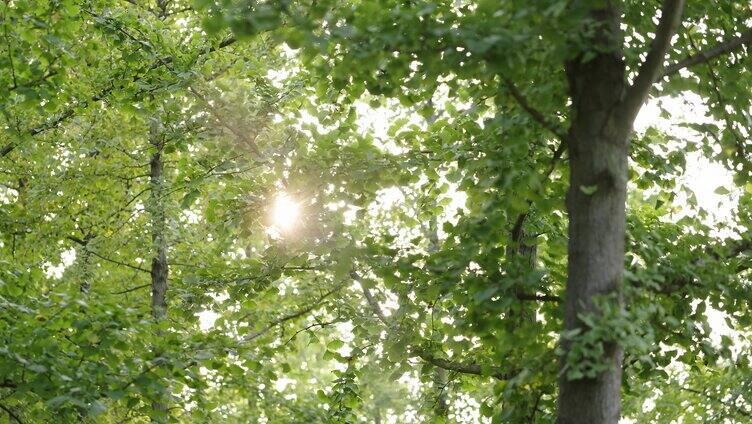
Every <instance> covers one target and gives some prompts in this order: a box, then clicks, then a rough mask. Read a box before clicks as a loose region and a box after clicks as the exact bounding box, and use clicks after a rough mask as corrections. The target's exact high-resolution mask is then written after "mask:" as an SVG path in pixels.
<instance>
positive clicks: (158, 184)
mask: <svg viewBox="0 0 752 424" xmlns="http://www.w3.org/2000/svg"><path fill="white" fill-rule="evenodd" d="M149 142H150V144H151V146H152V148H153V149H154V153H152V156H151V161H150V163H149V164H150V173H149V184H150V186H151V187H150V188H151V195H150V198H149V213H150V215H151V216H150V218H151V227H152V228H151V229H152V234H151V237H152V248H153V251H154V257H153V258H152V261H151V313H152V316H153V317H154V320H155V321H156V322H157V323H159V322H160V321H162V320H164V318H165V317H166V316H167V299H166V294H167V277H168V273H169V267H168V264H167V239H166V216H165V205H164V192H165V190H164V184H165V181H164V162H163V161H162V150H163V147H164V144H163V142H162V139H161V137H160V131H159V122H158V121H157V120H156V119H155V120H153V121H152V123H151V125H150V128H149ZM161 354H162V353H161V352H160V351H159V350H158V349H155V351H154V356H155V360H159V357H160V356H161ZM159 397H160V398H164V396H163V394H160V395H159ZM152 410H153V416H152V421H154V422H163V421H165V418H166V416H167V405H166V404H165V403H164V401H163V400H162V399H156V400H154V401H153V402H152Z"/></svg>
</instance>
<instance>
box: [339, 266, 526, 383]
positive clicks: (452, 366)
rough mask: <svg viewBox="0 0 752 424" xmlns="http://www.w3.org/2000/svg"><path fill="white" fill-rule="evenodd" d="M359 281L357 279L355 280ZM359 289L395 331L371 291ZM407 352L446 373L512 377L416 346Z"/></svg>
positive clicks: (378, 314) (362, 286)
mask: <svg viewBox="0 0 752 424" xmlns="http://www.w3.org/2000/svg"><path fill="white" fill-rule="evenodd" d="M351 275H352V276H353V277H354V278H355V277H358V276H357V275H356V274H355V273H353V274H351ZM356 279H359V278H356ZM360 287H361V289H362V290H363V296H364V297H365V298H366V302H368V305H369V306H370V307H371V310H372V311H373V313H374V315H376V317H377V318H378V319H379V321H381V322H382V323H383V324H384V325H385V326H386V327H387V328H389V329H392V330H394V329H396V328H397V325H396V324H395V323H394V322H390V320H389V319H388V318H387V317H386V315H384V312H382V310H381V307H379V304H378V302H377V301H376V299H375V298H374V297H373V295H372V294H371V290H369V289H368V287H366V286H364V285H363V284H361V285H360ZM408 352H409V353H410V354H411V355H413V356H417V357H419V358H420V359H422V360H424V361H425V362H427V363H429V364H431V365H433V366H436V367H439V368H443V369H445V370H447V371H454V372H458V373H462V374H472V375H480V376H486V375H488V376H491V377H494V378H496V379H499V380H507V379H509V378H511V376H512V375H513V374H512V373H507V372H504V370H502V369H501V368H499V367H493V366H482V365H478V364H472V363H470V364H467V363H461V362H454V361H450V360H448V359H443V358H437V357H435V356H434V355H433V354H432V353H431V352H429V351H427V350H425V349H423V348H421V347H417V346H411V347H410V348H409V349H408Z"/></svg>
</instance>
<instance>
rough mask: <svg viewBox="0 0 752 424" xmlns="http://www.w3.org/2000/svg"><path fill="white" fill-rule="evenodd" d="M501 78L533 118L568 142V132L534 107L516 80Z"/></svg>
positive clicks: (564, 141) (510, 92) (557, 136)
mask: <svg viewBox="0 0 752 424" xmlns="http://www.w3.org/2000/svg"><path fill="white" fill-rule="evenodd" d="M501 80H502V81H503V82H504V86H506V88H507V90H509V94H511V95H512V97H513V98H514V100H515V101H516V102H517V104H519V105H520V107H521V108H522V109H523V110H524V111H525V112H527V113H528V115H530V117H531V118H533V119H534V120H535V121H537V122H538V123H539V124H541V126H542V127H543V128H545V129H547V130H549V131H550V132H551V133H552V134H553V135H555V136H556V138H558V139H559V140H561V142H562V143H566V140H567V134H566V133H565V132H564V130H563V129H562V128H561V127H559V126H558V125H556V124H555V123H553V122H551V121H549V120H548V118H546V116H545V115H543V113H541V112H540V111H539V110H537V109H535V108H534V107H532V106H530V103H528V101H527V99H526V98H525V96H524V95H522V93H521V92H520V90H519V89H518V88H517V86H516V85H514V82H512V80H510V79H509V78H507V77H505V76H503V75H502V76H501Z"/></svg>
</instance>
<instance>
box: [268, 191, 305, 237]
mask: <svg viewBox="0 0 752 424" xmlns="http://www.w3.org/2000/svg"><path fill="white" fill-rule="evenodd" d="M299 217H300V204H299V203H298V202H296V201H295V200H294V199H293V198H292V197H290V196H289V195H288V194H287V193H280V194H278V195H277V197H276V199H274V206H273V209H272V222H273V224H274V227H276V228H277V229H278V230H280V231H289V230H291V229H292V228H293V227H295V225H296V224H297V222H298V218H299Z"/></svg>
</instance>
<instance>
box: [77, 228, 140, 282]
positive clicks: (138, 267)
mask: <svg viewBox="0 0 752 424" xmlns="http://www.w3.org/2000/svg"><path fill="white" fill-rule="evenodd" d="M66 238H67V239H68V240H70V241H72V242H75V243H78V244H80V245H81V246H83V247H84V248H86V249H87V251H88V252H90V253H91V254H92V255H94V256H96V257H98V258H99V259H102V260H105V261H107V262H111V263H113V264H116V265H121V266H124V267H127V268H130V269H135V270H136V271H141V272H145V273H147V274H151V271H150V270H148V269H146V268H141V267H140V266H138V265H131V264H128V263H125V262H120V261H117V260H115V259H110V258H108V257H106V256H102V255H100V254H99V253H97V252H95V251H93V250H89V249H88V248H87V244H88V243H87V242H86V241H84V240H81V239H80V238H78V237H75V236H68V237H66Z"/></svg>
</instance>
